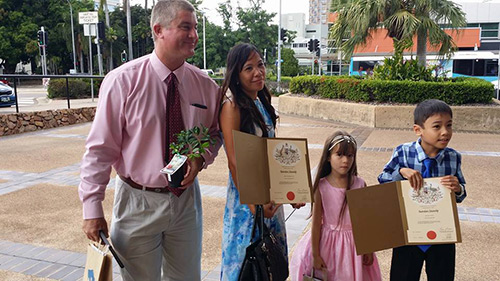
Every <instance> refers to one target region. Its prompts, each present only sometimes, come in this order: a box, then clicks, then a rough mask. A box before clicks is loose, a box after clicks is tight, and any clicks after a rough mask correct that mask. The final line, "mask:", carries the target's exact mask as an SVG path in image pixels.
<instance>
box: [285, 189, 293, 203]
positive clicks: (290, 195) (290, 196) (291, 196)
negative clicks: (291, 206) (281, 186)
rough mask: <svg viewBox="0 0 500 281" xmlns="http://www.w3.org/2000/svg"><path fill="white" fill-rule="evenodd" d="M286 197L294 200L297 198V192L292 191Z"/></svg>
mask: <svg viewBox="0 0 500 281" xmlns="http://www.w3.org/2000/svg"><path fill="white" fill-rule="evenodd" d="M286 198H288V200H290V201H292V200H293V199H295V194H294V193H293V192H291V191H290V192H288V193H287V194H286Z"/></svg>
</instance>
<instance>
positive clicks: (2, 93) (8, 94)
mask: <svg viewBox="0 0 500 281" xmlns="http://www.w3.org/2000/svg"><path fill="white" fill-rule="evenodd" d="M15 104H16V97H15V96H14V92H13V91H12V88H11V87H10V86H8V85H6V84H4V83H3V82H0V107H4V106H9V107H10V106H11V105H15Z"/></svg>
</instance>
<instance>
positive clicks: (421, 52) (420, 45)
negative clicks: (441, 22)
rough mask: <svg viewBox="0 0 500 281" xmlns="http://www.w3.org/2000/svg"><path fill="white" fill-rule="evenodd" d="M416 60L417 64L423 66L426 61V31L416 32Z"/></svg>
mask: <svg viewBox="0 0 500 281" xmlns="http://www.w3.org/2000/svg"><path fill="white" fill-rule="evenodd" d="M417 58H418V64H420V65H423V66H425V65H426V60H427V31H426V30H424V31H421V30H419V31H418V32H417Z"/></svg>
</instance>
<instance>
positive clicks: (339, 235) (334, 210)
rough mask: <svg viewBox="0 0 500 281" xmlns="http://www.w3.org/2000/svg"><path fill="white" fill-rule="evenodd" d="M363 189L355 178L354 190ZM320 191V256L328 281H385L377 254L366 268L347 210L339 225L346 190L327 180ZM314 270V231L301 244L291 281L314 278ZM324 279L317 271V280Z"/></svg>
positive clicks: (296, 255) (291, 271)
mask: <svg viewBox="0 0 500 281" xmlns="http://www.w3.org/2000/svg"><path fill="white" fill-rule="evenodd" d="M363 186H365V181H364V180H363V179H361V178H359V177H355V179H354V183H353V186H352V189H356V188H362V187H363ZM318 188H319V191H320V192H321V202H322V204H323V225H322V226H321V240H320V255H321V257H322V258H323V261H324V262H325V264H326V266H327V272H328V280H335V281H372V280H377V281H378V280H382V277H381V274H380V268H379V265H378V261H377V257H376V256H375V254H374V261H373V264H372V265H369V266H366V265H363V256H362V255H360V256H358V255H357V254H356V247H355V245H354V237H353V235H352V225H351V218H350V215H349V209H348V208H347V206H346V210H345V212H344V216H343V218H342V221H341V223H340V224H339V225H337V224H338V222H339V214H340V211H341V208H342V204H343V202H344V197H345V189H343V188H338V187H334V186H332V185H331V184H330V183H329V182H328V181H327V180H326V178H322V179H321V180H320V182H319V187H318ZM312 266H313V260H312V244H311V231H308V232H307V233H306V234H305V235H304V236H303V237H302V239H301V240H300V241H299V244H298V245H297V247H296V249H295V251H294V253H293V256H292V260H291V262H290V277H291V278H292V281H302V276H303V274H307V275H310V274H311V269H312ZM321 275H322V272H321V271H318V270H316V271H315V276H317V277H322V276H321Z"/></svg>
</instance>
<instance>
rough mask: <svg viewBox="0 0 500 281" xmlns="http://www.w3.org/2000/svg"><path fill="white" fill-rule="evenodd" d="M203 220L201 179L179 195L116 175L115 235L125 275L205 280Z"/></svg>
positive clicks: (148, 280)
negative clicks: (135, 185)
mask: <svg viewBox="0 0 500 281" xmlns="http://www.w3.org/2000/svg"><path fill="white" fill-rule="evenodd" d="M202 225H203V224H202V209H201V194H200V187H199V183H198V179H196V180H195V182H194V183H193V185H192V186H190V187H188V188H187V189H186V191H184V193H182V195H181V196H180V197H177V196H175V195H173V194H172V193H155V192H151V191H143V190H139V189H134V188H132V187H130V186H129V185H128V184H126V183H125V182H123V181H122V180H121V179H120V178H119V177H118V176H117V177H116V189H115V199H114V205H113V218H112V222H111V240H112V242H113V246H114V248H115V249H116V252H117V253H118V255H119V256H120V257H121V258H122V261H123V263H124V265H125V268H124V269H121V273H122V278H123V280H124V281H132V280H135V281H160V280H162V281H174V280H183V281H185V280H193V281H196V280H200V279H201V239H202Z"/></svg>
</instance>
